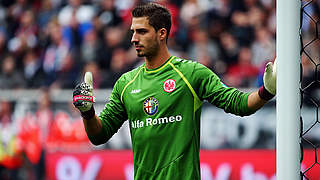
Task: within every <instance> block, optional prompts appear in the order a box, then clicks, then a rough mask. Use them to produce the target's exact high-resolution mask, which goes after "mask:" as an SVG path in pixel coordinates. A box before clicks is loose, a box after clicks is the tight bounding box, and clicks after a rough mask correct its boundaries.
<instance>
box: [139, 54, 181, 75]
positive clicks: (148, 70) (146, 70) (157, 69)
mask: <svg viewBox="0 0 320 180" xmlns="http://www.w3.org/2000/svg"><path fill="white" fill-rule="evenodd" d="M174 57H175V56H170V57H169V59H168V60H167V61H166V62H165V63H163V64H162V65H161V66H159V67H157V68H154V69H147V68H146V64H144V66H143V68H144V71H145V72H146V73H155V72H158V71H160V70H162V69H163V68H164V67H166V66H167V65H168V64H169V63H170V62H171V61H172V59H174Z"/></svg>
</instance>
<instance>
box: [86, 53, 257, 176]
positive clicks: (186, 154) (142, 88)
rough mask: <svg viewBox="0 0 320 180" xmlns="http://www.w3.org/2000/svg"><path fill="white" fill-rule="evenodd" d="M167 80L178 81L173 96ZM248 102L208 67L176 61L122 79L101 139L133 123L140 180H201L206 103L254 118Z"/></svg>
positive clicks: (108, 109) (106, 115) (104, 119)
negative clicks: (201, 131) (127, 123)
mask: <svg viewBox="0 0 320 180" xmlns="http://www.w3.org/2000/svg"><path fill="white" fill-rule="evenodd" d="M168 79H172V80H174V81H175V82H176V88H175V89H174V90H173V91H172V92H166V91H165V90H164V82H165V81H166V80H168ZM171 87H174V86H171ZM247 98H248V93H242V92H239V91H238V90H236V89H234V88H229V87H226V86H225V85H224V84H222V83H221V82H220V79H219V78H218V77H217V76H216V75H215V74H214V73H213V72H212V71H211V70H209V69H207V68H206V67H205V66H203V65H201V64H199V63H197V62H193V61H188V60H184V59H180V58H177V57H174V56H172V57H170V58H169V59H168V60H167V62H166V63H164V64H163V65H162V66H160V67H159V68H156V69H147V68H146V67H145V65H142V66H140V67H138V68H136V69H134V70H132V71H130V72H128V73H125V74H124V75H122V76H121V78H120V79H119V80H118V81H117V83H116V84H115V86H114V89H113V91H112V94H111V96H110V102H109V103H107V104H106V106H105V108H104V110H103V111H102V112H101V113H100V115H99V117H100V119H101V120H102V124H103V131H104V133H105V135H100V136H99V138H101V137H103V138H104V141H103V142H105V141H107V140H108V139H109V138H111V136H112V135H113V134H114V133H116V132H117V131H118V129H119V128H120V127H121V125H122V124H123V123H124V122H125V121H126V120H127V119H128V120H129V127H130V133H131V141H132V150H133V158H134V173H135V175H134V177H135V179H168V180H172V179H192V180H194V179H200V161H199V150H200V114H201V106H202V102H203V101H204V100H207V101H209V102H210V103H212V104H214V105H216V106H217V107H220V108H223V109H224V110H225V111H226V112H230V113H234V114H238V115H241V116H243V115H248V114H250V113H252V112H251V111H250V110H249V109H248V105H247ZM91 138H92V137H91Z"/></svg>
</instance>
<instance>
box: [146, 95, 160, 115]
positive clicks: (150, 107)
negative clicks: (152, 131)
mask: <svg viewBox="0 0 320 180" xmlns="http://www.w3.org/2000/svg"><path fill="white" fill-rule="evenodd" d="M158 108H159V103H158V101H157V100H156V98H154V97H148V98H147V99H146V100H144V102H143V110H144V112H145V113H146V114H148V115H150V116H152V115H154V114H156V113H157V111H158Z"/></svg>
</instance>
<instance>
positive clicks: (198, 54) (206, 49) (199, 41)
mask: <svg viewBox="0 0 320 180" xmlns="http://www.w3.org/2000/svg"><path fill="white" fill-rule="evenodd" d="M192 40H193V43H192V44H191V45H190V48H189V51H188V53H189V54H188V57H189V58H191V59H193V60H197V61H199V62H200V63H201V64H203V65H205V66H207V67H209V68H212V69H213V68H214V67H213V64H214V62H215V61H218V60H219V58H220V57H219V56H220V51H219V47H218V45H217V43H215V42H214V41H212V40H210V39H209V37H208V32H207V31H205V30H204V29H198V30H195V31H193V33H192Z"/></svg>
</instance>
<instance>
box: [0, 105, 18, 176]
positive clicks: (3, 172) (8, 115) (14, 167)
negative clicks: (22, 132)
mask: <svg viewBox="0 0 320 180" xmlns="http://www.w3.org/2000/svg"><path fill="white" fill-rule="evenodd" d="M12 110H13V106H12V102H10V101H7V100H2V101H1V102H0V177H1V179H18V177H19V168H20V167H21V166H22V163H23V158H22V154H21V146H20V143H19V140H18V138H17V134H18V132H17V125H16V124H14V121H13V118H12Z"/></svg>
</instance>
